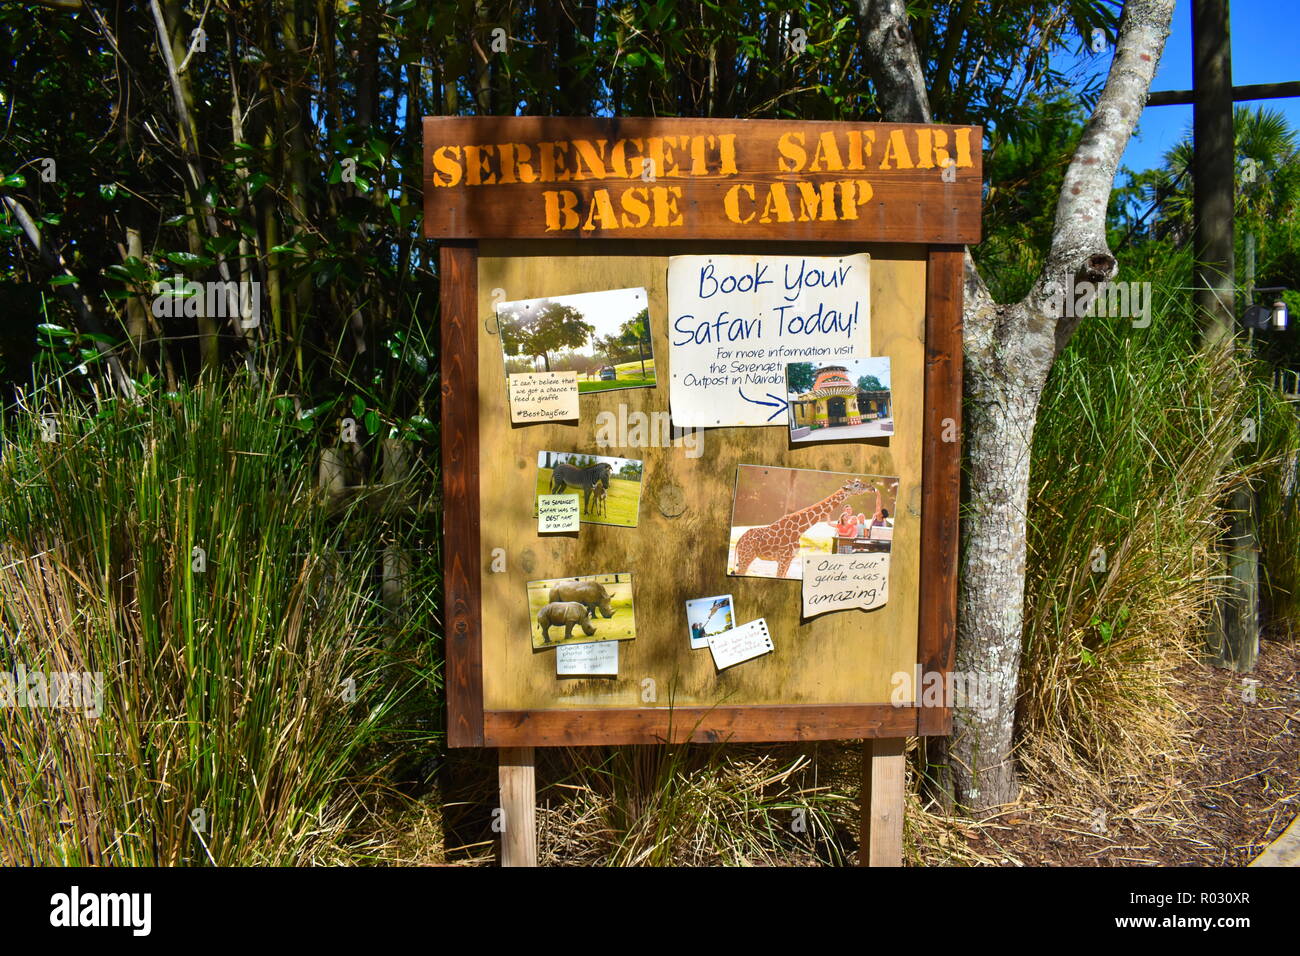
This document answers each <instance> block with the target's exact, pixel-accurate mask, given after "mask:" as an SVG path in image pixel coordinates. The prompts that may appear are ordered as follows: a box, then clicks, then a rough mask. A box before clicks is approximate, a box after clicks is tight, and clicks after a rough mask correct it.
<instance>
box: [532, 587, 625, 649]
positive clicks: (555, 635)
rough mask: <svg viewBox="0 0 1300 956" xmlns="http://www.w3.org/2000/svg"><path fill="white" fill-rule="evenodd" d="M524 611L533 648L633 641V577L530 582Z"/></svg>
mask: <svg viewBox="0 0 1300 956" xmlns="http://www.w3.org/2000/svg"><path fill="white" fill-rule="evenodd" d="M528 613H529V619H530V621H531V623H532V639H533V649H534V650H545V649H546V648H548V647H557V646H558V645H560V644H592V643H595V642H596V641H630V640H633V639H634V638H635V637H636V614H635V613H634V610H633V607H632V575H631V573H629V572H620V573H614V574H584V575H579V576H578V577H572V578H548V579H546V580H544V581H529V582H528Z"/></svg>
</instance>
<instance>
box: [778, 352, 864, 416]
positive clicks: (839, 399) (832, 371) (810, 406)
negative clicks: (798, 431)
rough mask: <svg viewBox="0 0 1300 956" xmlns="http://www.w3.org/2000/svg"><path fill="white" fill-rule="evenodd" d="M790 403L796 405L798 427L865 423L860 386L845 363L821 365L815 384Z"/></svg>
mask: <svg viewBox="0 0 1300 956" xmlns="http://www.w3.org/2000/svg"><path fill="white" fill-rule="evenodd" d="M790 404H791V405H793V406H794V421H795V425H796V427H798V426H802V427H804V428H833V427H835V426H837V425H861V424H862V416H861V414H859V412H858V387H857V386H856V385H855V384H853V383H852V382H850V381H849V370H848V369H846V368H845V367H844V366H843V365H827V366H824V367H822V368H819V369H818V370H817V374H816V375H815V376H814V377H813V387H812V388H811V389H810V390H809V391H807V392H805V393H804V394H802V395H800V396H799V397H798V398H796V399H795V400H794V401H792V402H791V403H790Z"/></svg>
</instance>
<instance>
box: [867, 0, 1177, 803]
mask: <svg viewBox="0 0 1300 956" xmlns="http://www.w3.org/2000/svg"><path fill="white" fill-rule="evenodd" d="M857 12H858V22H859V25H860V29H861V32H862V42H863V47H864V48H865V54H866V56H865V59H866V61H867V63H868V64H869V65H870V69H871V80H872V85H873V86H874V87H875V90H876V95H877V97H878V98H879V99H880V101H881V103H882V104H883V105H884V108H885V114H886V118H888V119H890V120H893V121H895V122H911V123H925V122H930V121H931V116H930V102H929V96H928V93H927V91H926V85H925V78H924V74H923V72H922V69H921V60H920V58H919V57H918V55H917V50H916V45H915V43H914V41H913V38H912V33H911V30H910V29H909V27H908V19H907V10H906V6H905V4H904V2H903V0H857ZM1172 15H1173V0H1129V2H1128V3H1126V4H1125V6H1124V13H1123V16H1122V18H1121V21H1120V29H1119V37H1118V41H1117V44H1116V49H1115V54H1114V57H1113V59H1112V62H1111V67H1110V72H1109V74H1108V75H1107V78H1106V86H1105V89H1104V90H1103V92H1102V94H1101V97H1100V98H1099V99H1098V101H1097V105H1096V107H1095V108H1094V109H1093V112H1092V115H1091V117H1090V118H1089V120H1088V124H1087V126H1086V127H1085V128H1084V132H1083V136H1082V138H1081V139H1080V142H1079V146H1078V147H1077V149H1076V150H1075V152H1074V155H1073V157H1071V160H1070V165H1069V168H1068V169H1067V171H1066V175H1065V180H1064V182H1063V184H1062V188H1061V194H1060V197H1059V200H1058V202H1057V208H1056V218H1055V221H1054V226H1053V231H1052V242H1051V248H1050V250H1049V251H1048V253H1047V257H1046V261H1045V263H1044V265H1043V269H1042V272H1041V273H1040V275H1039V276H1038V279H1037V281H1036V282H1035V284H1034V287H1033V289H1032V290H1031V291H1030V293H1029V294H1028V295H1027V296H1025V298H1024V299H1023V300H1021V301H1020V302H1017V303H1013V304H1009V305H995V304H994V303H993V301H992V300H991V298H990V297H989V294H988V291H987V289H986V288H985V286H984V283H983V281H982V280H981V279H980V277H979V273H978V271H977V270H976V269H975V267H974V264H973V262H972V260H971V258H970V256H969V254H968V255H967V257H966V290H965V303H964V305H963V322H964V332H963V335H964V343H965V351H966V382H965V393H966V398H967V406H966V409H967V410H966V420H965V426H964V431H965V435H964V440H965V442H966V451H967V453H968V455H967V457H968V459H969V468H968V472H967V486H966V489H965V492H966V498H967V505H968V510H967V512H966V514H965V515H964V517H963V519H962V529H961V533H962V558H961V562H962V564H961V580H960V586H959V587H960V590H959V595H958V599H957V648H956V655H955V658H956V660H955V668H956V670H957V671H959V672H962V673H964V674H965V675H966V677H967V678H968V679H969V678H975V679H978V680H981V681H989V682H991V683H992V685H993V687H994V689H995V690H996V692H997V693H996V701H995V704H994V706H993V707H991V708H989V710H988V711H987V712H979V711H978V710H975V709H972V708H969V707H962V708H958V707H954V711H953V732H952V736H951V737H950V738H948V739H947V740H946V741H940V742H937V746H936V748H935V750H937V761H936V760H934V759H932V760H931V761H930V763H931V772H932V773H933V771H934V769H935V764H936V762H937V764H938V767H937V771H938V773H937V775H935V776H934V777H933V781H934V782H935V783H937V785H938V789H940V790H941V791H942V796H943V797H944V798H945V799H944V801H943V802H944V803H946V804H948V805H952V804H953V803H955V804H958V805H960V806H963V807H965V808H967V809H971V810H980V809H984V808H988V807H993V806H997V805H999V804H1002V803H1007V802H1009V801H1011V800H1012V799H1014V797H1015V791H1016V785H1015V768H1014V764H1013V762H1012V752H1013V746H1014V737H1013V733H1014V727H1015V714H1016V699H1017V678H1018V674H1019V668H1020V658H1021V651H1022V641H1023V629H1024V598H1025V563H1026V561H1025V559H1026V554H1025V549H1026V538H1025V528H1026V510H1027V508H1028V501H1029V465H1030V451H1031V445H1032V441H1033V434H1034V423H1035V421H1036V419H1037V417H1038V404H1039V400H1040V397H1041V395H1042V389H1043V385H1044V383H1045V382H1046V381H1047V375H1048V372H1049V371H1050V370H1051V367H1052V363H1053V362H1054V361H1055V359H1056V356H1057V355H1059V354H1060V353H1061V351H1062V350H1063V349H1064V348H1065V346H1066V345H1067V344H1068V343H1069V340H1070V337H1071V335H1073V333H1074V330H1075V329H1076V328H1077V327H1078V322H1079V320H1078V318H1076V317H1074V316H1069V317H1067V316H1066V315H1064V314H1063V313H1062V310H1061V309H1060V305H1061V298H1060V296H1061V295H1063V294H1064V291H1065V289H1067V288H1069V287H1070V283H1071V280H1072V279H1083V280H1086V281H1089V282H1102V281H1106V280H1108V279H1110V278H1111V277H1112V276H1113V275H1114V273H1115V271H1116V268H1117V263H1116V261H1115V258H1114V256H1112V255H1111V254H1110V250H1109V248H1108V247H1107V245H1106V228H1105V227H1106V217H1105V210H1106V204H1107V200H1108V199H1109V197H1110V193H1111V188H1112V186H1113V184H1114V180H1115V174H1116V171H1117V170H1118V168H1119V160H1120V157H1121V156H1122V155H1123V153H1124V147H1125V146H1126V145H1127V144H1128V140H1129V136H1130V134H1131V133H1132V131H1133V127H1134V125H1135V124H1136V122H1137V119H1138V116H1139V115H1140V114H1141V111H1142V106H1143V104H1144V103H1145V101H1146V96H1147V93H1148V91H1149V90H1150V88H1151V79H1152V76H1153V75H1154V73H1155V68H1156V64H1158V63H1159V61H1160V54H1161V52H1162V50H1163V49H1164V42H1165V38H1166V37H1167V36H1168V34H1169V21H1170V19H1171V17H1172Z"/></svg>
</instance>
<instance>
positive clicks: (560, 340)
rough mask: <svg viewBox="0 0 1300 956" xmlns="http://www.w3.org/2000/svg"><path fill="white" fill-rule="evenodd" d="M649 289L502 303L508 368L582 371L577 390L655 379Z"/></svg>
mask: <svg viewBox="0 0 1300 956" xmlns="http://www.w3.org/2000/svg"><path fill="white" fill-rule="evenodd" d="M648 303H649V300H648V297H647V295H646V291H645V289H611V290H608V291H604V292H584V293H581V294H579V295H565V296H556V297H554V298H542V299H521V300H519V301H517V302H503V303H501V304H500V305H499V306H497V323H498V325H499V327H500V330H501V347H502V350H503V351H504V352H505V362H506V374H507V375H509V374H519V373H523V372H568V371H574V372H577V373H578V392H579V393H583V392H601V391H609V390H611V389H618V388H644V387H653V386H654V384H655V360H654V354H653V352H652V351H651V348H650V310H649V304H648Z"/></svg>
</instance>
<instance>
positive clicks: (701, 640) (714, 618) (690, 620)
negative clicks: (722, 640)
mask: <svg viewBox="0 0 1300 956" xmlns="http://www.w3.org/2000/svg"><path fill="white" fill-rule="evenodd" d="M686 624H687V627H688V629H689V630H690V637H691V650H693V651H698V650H701V649H702V648H705V647H708V646H709V638H710V637H712V636H713V635H714V634H721V633H722V632H723V631H729V630H731V629H732V628H733V627H735V626H736V612H735V605H734V604H733V602H732V600H731V595H730V594H719V595H717V596H716V597H706V598H695V599H694V600H692V601H687V602H686Z"/></svg>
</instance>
